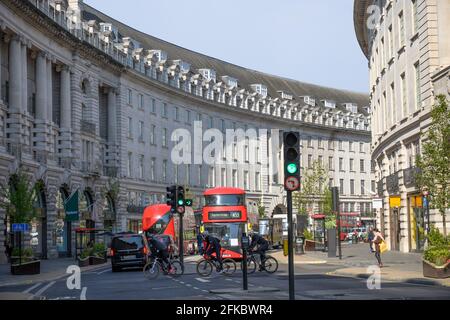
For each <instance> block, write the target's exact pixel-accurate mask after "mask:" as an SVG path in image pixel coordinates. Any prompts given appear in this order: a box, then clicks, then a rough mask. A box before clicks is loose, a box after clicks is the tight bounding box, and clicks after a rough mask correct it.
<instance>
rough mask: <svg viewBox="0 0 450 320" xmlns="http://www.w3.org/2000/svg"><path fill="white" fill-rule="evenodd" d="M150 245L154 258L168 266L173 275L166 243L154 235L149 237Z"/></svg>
mask: <svg viewBox="0 0 450 320" xmlns="http://www.w3.org/2000/svg"><path fill="white" fill-rule="evenodd" d="M148 245H149V247H150V251H151V253H152V257H153V258H155V257H157V258H159V259H161V261H162V262H163V263H164V264H165V265H167V266H168V271H169V273H173V271H174V270H173V269H172V264H171V263H170V260H169V259H168V258H169V247H168V246H167V245H166V244H165V243H164V241H163V240H162V239H160V238H158V237H155V236H154V235H153V234H152V235H150V236H149V237H148Z"/></svg>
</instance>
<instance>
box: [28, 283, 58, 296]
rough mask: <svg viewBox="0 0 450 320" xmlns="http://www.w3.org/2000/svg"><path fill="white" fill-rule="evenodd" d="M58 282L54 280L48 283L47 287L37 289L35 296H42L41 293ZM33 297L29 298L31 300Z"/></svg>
mask: <svg viewBox="0 0 450 320" xmlns="http://www.w3.org/2000/svg"><path fill="white" fill-rule="evenodd" d="M55 283H56V281H52V282H50V283H49V284H47V285H46V286H45V287H43V288H41V289H40V290H39V291H37V292H36V293H35V294H34V295H35V296H40V295H41V294H43V293H44V292H45V291H46V290H47V289H48V288H50V287H51V286H52V285H54V284H55ZM31 298H32V297H30V298H28V299H30V300H31Z"/></svg>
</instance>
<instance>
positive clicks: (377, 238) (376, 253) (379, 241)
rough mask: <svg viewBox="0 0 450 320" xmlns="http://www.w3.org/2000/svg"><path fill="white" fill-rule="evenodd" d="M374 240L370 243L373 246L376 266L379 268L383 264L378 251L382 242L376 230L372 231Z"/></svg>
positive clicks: (381, 237) (378, 231) (379, 233)
mask: <svg viewBox="0 0 450 320" xmlns="http://www.w3.org/2000/svg"><path fill="white" fill-rule="evenodd" d="M373 231H374V239H373V240H372V242H373V243H374V244H375V258H376V259H377V261H378V266H379V267H380V268H382V267H383V263H382V262H381V249H380V245H381V243H382V242H383V241H384V238H383V236H382V235H381V232H380V230H378V229H374V230H373Z"/></svg>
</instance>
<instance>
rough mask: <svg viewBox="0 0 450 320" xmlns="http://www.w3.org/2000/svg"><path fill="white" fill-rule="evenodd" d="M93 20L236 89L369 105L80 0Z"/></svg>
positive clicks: (351, 95) (351, 94)
mask: <svg viewBox="0 0 450 320" xmlns="http://www.w3.org/2000/svg"><path fill="white" fill-rule="evenodd" d="M93 19H95V20H97V21H98V22H109V23H112V24H113V25H114V26H115V27H117V28H118V30H119V33H120V34H121V36H123V37H131V38H132V39H134V40H136V41H137V42H139V43H140V44H141V45H142V47H144V48H146V49H154V50H163V51H166V52H167V55H168V59H170V60H177V59H181V60H183V61H186V62H188V63H190V64H191V70H197V69H214V70H215V71H216V74H217V77H218V79H220V77H221V76H223V75H227V76H230V77H233V78H236V79H237V80H238V83H239V87H240V88H245V89H247V90H250V88H251V87H250V86H251V85H252V84H255V83H261V84H264V85H266V86H267V91H268V95H269V96H271V97H273V98H277V97H280V95H279V93H278V91H285V92H289V93H292V94H293V95H294V98H295V99H296V100H299V97H300V96H306V95H307V96H311V97H314V98H316V101H318V102H319V103H318V105H321V103H320V100H323V99H328V100H333V101H335V102H336V109H340V108H342V107H341V104H342V103H347V102H353V103H356V104H357V105H358V112H360V113H362V114H364V115H367V112H366V110H365V109H364V107H365V106H368V105H369V95H368V94H365V93H357V92H352V91H347V90H340V89H334V88H329V87H324V86H319V85H315V84H310V83H305V82H300V81H297V80H292V79H287V78H283V77H279V76H275V75H270V74H267V73H264V72H260V71H256V70H252V69H247V68H244V67H241V66H237V65H235V64H232V63H228V62H225V61H222V60H220V59H217V58H213V57H210V56H207V55H204V54H201V53H198V52H194V51H192V50H189V49H186V48H183V47H180V46H177V45H175V44H172V43H169V42H167V41H164V40H162V39H158V38H156V37H153V36H151V35H148V34H145V33H143V32H141V31H138V30H135V29H133V28H131V27H129V26H127V25H125V24H123V23H121V22H120V21H117V20H115V19H113V18H111V17H109V16H107V15H105V14H104V13H102V12H100V11H98V10H96V9H95V8H93V7H91V6H89V5H87V4H85V3H84V4H83V20H93Z"/></svg>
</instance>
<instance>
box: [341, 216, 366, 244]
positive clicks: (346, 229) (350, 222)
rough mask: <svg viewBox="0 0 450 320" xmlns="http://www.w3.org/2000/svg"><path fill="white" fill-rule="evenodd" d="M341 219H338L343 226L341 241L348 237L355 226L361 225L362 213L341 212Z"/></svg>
mask: <svg viewBox="0 0 450 320" xmlns="http://www.w3.org/2000/svg"><path fill="white" fill-rule="evenodd" d="M340 216H341V221H340V222H339V221H336V222H337V223H338V224H340V226H341V235H340V238H341V241H344V240H346V239H347V236H348V234H349V233H350V232H352V231H353V229H354V228H357V227H360V226H361V214H360V213H358V212H341V213H340Z"/></svg>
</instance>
